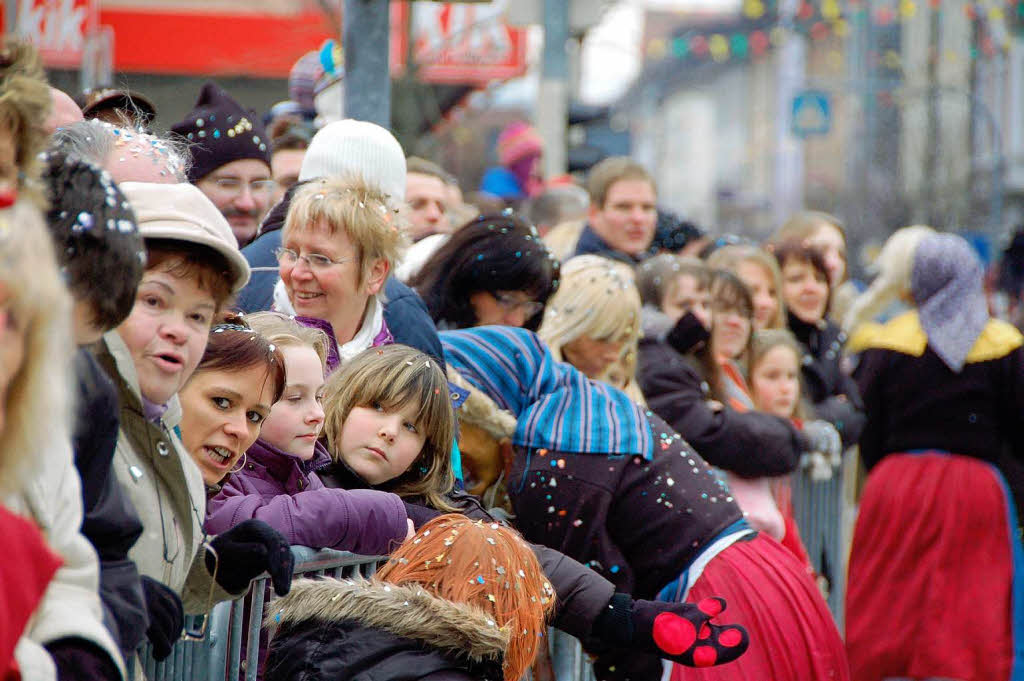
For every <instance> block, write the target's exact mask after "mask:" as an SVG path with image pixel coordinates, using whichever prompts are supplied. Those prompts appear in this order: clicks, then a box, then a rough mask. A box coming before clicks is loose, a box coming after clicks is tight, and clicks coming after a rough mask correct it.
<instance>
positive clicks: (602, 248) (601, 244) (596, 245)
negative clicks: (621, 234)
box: [572, 223, 639, 265]
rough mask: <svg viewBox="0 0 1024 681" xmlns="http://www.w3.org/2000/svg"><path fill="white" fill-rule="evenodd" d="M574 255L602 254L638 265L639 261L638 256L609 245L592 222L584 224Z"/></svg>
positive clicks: (602, 255) (605, 256) (628, 263)
mask: <svg viewBox="0 0 1024 681" xmlns="http://www.w3.org/2000/svg"><path fill="white" fill-rule="evenodd" d="M572 255H573V257H575V256H577V255H600V256H601V257H604V258H610V259H612V260H618V261H619V262H624V263H626V264H627V265H636V264H637V263H638V262H639V259H638V258H635V257H633V256H632V255H629V254H628V253H623V252H622V251H616V250H615V249H613V248H612V247H611V246H610V245H608V242H607V241H605V240H604V239H602V238H601V237H599V236H598V235H597V232H595V231H594V229H593V228H592V227H591V226H590V223H587V224H585V225H584V226H583V231H582V232H580V240H579V241H577V242H576V250H575V251H574V252H573V254H572Z"/></svg>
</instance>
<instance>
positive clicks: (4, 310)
mask: <svg viewBox="0 0 1024 681" xmlns="http://www.w3.org/2000/svg"><path fill="white" fill-rule="evenodd" d="M9 306H10V301H8V300H7V290H6V288H5V286H4V285H3V284H2V283H0V433H3V431H4V421H5V420H6V419H5V417H6V413H7V390H8V388H10V386H11V382H12V381H13V380H14V376H15V374H17V373H18V370H19V369H21V363H22V362H23V361H24V359H25V330H24V328H22V327H21V325H19V324H18V320H17V319H15V318H14V314H13V313H12V312H11V310H10V307H9Z"/></svg>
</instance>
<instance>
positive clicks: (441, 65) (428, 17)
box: [391, 0, 526, 85]
mask: <svg viewBox="0 0 1024 681" xmlns="http://www.w3.org/2000/svg"><path fill="white" fill-rule="evenodd" d="M510 1H512V2H515V0H510ZM410 4H412V7H411V11H412V17H411V21H410V17H409V12H410ZM504 15H505V2H503V1H502V0H493V1H492V2H490V3H479V4H468V3H437V2H417V3H408V2H392V3H391V73H392V74H394V75H399V74H401V73H404V71H405V67H406V57H407V55H408V53H409V42H408V35H407V32H406V30H405V28H406V26H407V25H409V26H410V27H411V32H412V58H413V61H414V63H415V64H416V76H417V77H418V78H419V79H420V80H423V81H426V82H428V83H453V84H472V85H486V84H487V83H488V82H490V81H492V80H504V79H507V78H513V77H515V76H521V75H523V74H524V73H526V31H525V29H522V28H513V27H511V26H509V25H508V24H507V23H506V21H505V16H504Z"/></svg>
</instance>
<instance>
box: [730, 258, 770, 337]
mask: <svg viewBox="0 0 1024 681" xmlns="http://www.w3.org/2000/svg"><path fill="white" fill-rule="evenodd" d="M736 276H737V277H739V278H740V279H741V280H742V281H743V283H744V284H746V285H747V288H749V289H750V297H751V298H752V299H753V302H754V329H755V330H757V331H760V330H761V329H766V328H768V325H769V324H771V323H772V322H773V321H774V320H775V316H776V315H777V314H778V312H779V292H778V291H776V290H775V279H774V277H772V273H771V272H769V271H768V270H767V269H765V268H764V267H763V266H762V265H760V264H758V263H756V262H752V261H749V260H745V261H743V262H741V263H739V264H738V265H737V266H736Z"/></svg>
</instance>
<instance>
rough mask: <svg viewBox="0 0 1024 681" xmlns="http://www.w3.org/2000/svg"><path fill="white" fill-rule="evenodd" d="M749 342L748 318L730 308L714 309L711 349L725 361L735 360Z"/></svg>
mask: <svg viewBox="0 0 1024 681" xmlns="http://www.w3.org/2000/svg"><path fill="white" fill-rule="evenodd" d="M749 340H750V318H749V317H747V316H746V315H744V314H743V313H742V312H740V311H739V310H737V309H735V308H732V307H721V308H715V313H714V324H713V326H712V328H711V347H712V349H713V350H714V351H715V354H716V355H717V356H719V357H722V358H725V359H736V358H737V357H739V355H740V353H742V352H743V351H744V350H745V349H746V347H747V341H749Z"/></svg>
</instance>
